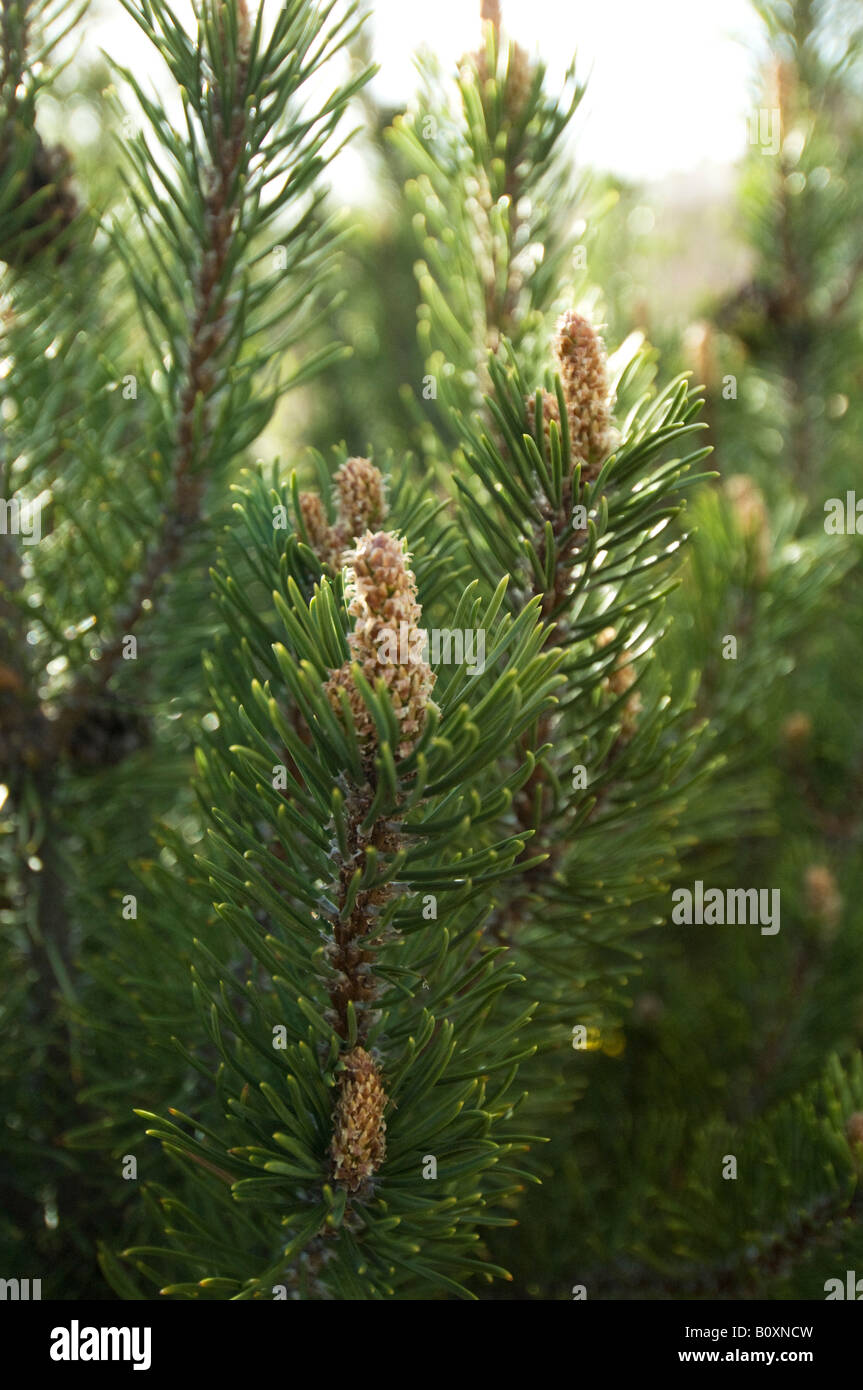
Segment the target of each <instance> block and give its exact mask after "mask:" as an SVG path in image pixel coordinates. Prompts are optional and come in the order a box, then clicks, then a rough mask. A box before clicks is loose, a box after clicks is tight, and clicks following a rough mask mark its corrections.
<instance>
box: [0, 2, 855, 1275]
mask: <svg viewBox="0 0 863 1390" xmlns="http://www.w3.org/2000/svg"><path fill="white" fill-rule="evenodd" d="M124 4H125V5H126V9H127V11H128V14H129V15H130V16H131V17H132V19H134V20H135V22H136V23H137V25H138V26H139V28H140V31H141V32H142V34H143V36H144V38H145V39H146V41H147V43H148V44H149V45H150V46H152V48H153V50H154V51H155V52H156V53H158V55H160V57H161V59H162V62H163V69H164V71H163V79H162V81H163V85H162V86H161V87H159V88H158V89H157V90H150V89H146V90H145V88H144V87H143V85H142V84H141V82H140V81H139V80H138V78H137V76H136V74H135V72H134V71H131V70H129V69H128V68H125V67H119V66H118V67H116V69H115V72H114V75H113V84H112V86H111V88H110V90H109V91H108V92H107V93H106V97H107V98H108V101H107V103H106V107H107V109H108V110H109V112H110V114H109V116H108V123H109V125H110V127H111V128H112V129H113V131H114V133H115V135H116V137H117V139H116V142H115V151H114V154H113V155H112V159H113V160H115V161H116V167H117V171H118V174H117V181H118V184H117V188H115V187H114V184H113V183H111V182H110V180H108V181H107V182H106V185H105V186H106V187H109V188H110V190H111V192H110V195H109V196H108V198H107V202H108V207H107V209H106V210H100V209H99V208H98V207H97V206H96V204H97V202H98V201H100V200H97V199H96V198H95V197H94V194H93V187H92V179H91V177H90V174H89V171H88V168H87V164H86V160H82V161H80V162H79V160H78V159H77V156H76V155H75V154H74V153H69V152H67V151H65V150H64V149H61V148H60V146H59V145H58V144H57V143H56V141H55V140H54V138H53V136H52V135H51V134H50V122H46V119H45V112H46V102H45V99H44V95H43V94H47V93H48V92H49V90H50V89H51V88H52V86H53V87H54V88H55V90H60V87H58V86H57V84H58V83H60V82H61V81H62V80H65V79H63V78H62V75H61V73H60V70H59V69H60V62H61V60H60V56H59V55H61V54H63V53H64V52H65V48H64V45H65V43H66V37H65V31H67V30H68V31H69V32H70V33H74V30H75V25H76V24H77V23H78V22H79V18H80V16H79V15H78V14H77V13H76V12H75V11H71V10H66V9H65V8H64V7H62V6H60V7H59V8H58V7H52V6H46V5H43V4H41V3H32V4H31V3H29V0H5V3H3V5H2V24H0V64H2V66H0V103H2V106H0V257H2V260H3V262H4V266H5V269H4V270H3V272H2V276H3V296H4V298H3V309H2V315H3V317H2V331H3V338H4V343H3V359H4V372H5V374H4V375H3V376H2V377H0V391H2V400H0V406H2V419H3V426H4V434H3V444H4V450H3V488H4V492H3V498H4V501H3V507H4V528H3V530H2V533H0V752H1V753H2V758H3V774H2V776H3V786H2V792H0V794H2V797H3V801H2V804H0V818H2V819H0V827H2V838H0V862H2V866H3V889H2V898H0V914H2V924H3V928H4V930H3V932H2V934H0V978H2V980H3V982H4V983H3V1020H4V1024H5V1026H4V1028H3V1030H2V1042H0V1058H2V1075H3V1084H4V1096H3V1110H4V1114H5V1116H6V1126H7V1134H8V1135H9V1136H11V1138H8V1139H7V1141H6V1143H5V1148H6V1151H7V1153H8V1156H9V1157H10V1158H11V1160H12V1161H11V1163H8V1164H6V1166H5V1169H4V1177H3V1181H2V1198H3V1201H2V1209H3V1215H2V1218H0V1252H2V1259H3V1261H4V1268H7V1267H8V1268H10V1269H14V1270H16V1271H18V1273H19V1277H24V1278H26V1277H35V1278H42V1279H43V1280H44V1281H45V1283H46V1285H48V1284H50V1285H51V1287H50V1288H48V1287H46V1291H45V1296H46V1297H56V1298H61V1299H70V1298H77V1297H81V1296H88V1297H93V1296H97V1297H103V1298H111V1297H119V1298H122V1299H141V1298H144V1299H147V1298H155V1297H159V1296H162V1297H167V1298H171V1299H177V1300H202V1299H204V1300H216V1301H222V1300H238V1301H248V1300H255V1301H261V1300H272V1299H277V1300H278V1299H291V1300H314V1301H318V1300H366V1299H371V1300H385V1299H400V1300H404V1299H410V1300H414V1299H426V1298H435V1299H438V1298H477V1297H479V1298H499V1297H507V1296H515V1297H522V1298H523V1297H541V1298H568V1297H569V1296H570V1288H571V1286H572V1284H573V1283H574V1282H578V1283H581V1284H584V1285H586V1286H587V1287H588V1289H589V1295H590V1297H604V1296H605V1297H631V1296H633V1295H635V1296H637V1297H647V1298H691V1297H695V1298H712V1297H737V1298H747V1297H753V1296H756V1297H768V1298H785V1297H795V1296H803V1297H822V1296H823V1294H822V1290H823V1287H824V1281H825V1280H826V1279H828V1278H830V1277H832V1276H834V1275H836V1274H841V1273H842V1272H843V1271H844V1269H845V1267H846V1265H847V1266H849V1267H851V1266H852V1265H853V1263H854V1260H855V1259H857V1258H859V1259H863V1250H861V1248H860V1236H859V1227H858V1223H857V1221H856V1205H857V1196H856V1193H857V1177H858V1174H859V1171H860V1159H861V1152H863V1151H861V1149H860V1139H861V1118H860V1117H861V1115H863V1069H861V1061H860V1053H859V1050H858V1049H859V1042H860V1036H859V1035H860V1018H861V1014H860V1008H859V1004H860V999H861V984H863V982H861V979H860V974H859V966H858V963H857V959H858V956H859V952H857V951H856V949H855V947H856V935H857V926H856V907H855V904H856V902H857V901H858V900H859V899H860V893H859V892H858V891H857V878H858V876H859V870H858V868H857V861H858V858H859V856H858V855H857V854H856V849H857V841H858V838H859V830H858V822H857V816H856V809H855V808H856V801H855V797H856V790H857V787H858V784H859V776H858V769H859V766H860V762H859V756H858V754H859V746H860V736H859V732H858V731H857V729H856V726H855V722H854V710H855V694H856V681H857V676H856V671H855V670H854V669H850V668H852V663H850V662H849V661H848V658H847V653H848V652H853V651H854V650H855V645H854V644H855V636H854V634H855V631H856V628H858V627H859V618H860V594H859V577H858V576H859V567H858V565H857V547H856V540H855V538H848V537H842V536H838V535H835V534H833V532H832V531H831V528H830V526H829V525H827V526H825V525H824V516H825V514H828V519H829V515H830V514H832V510H831V507H830V505H829V499H830V498H833V497H836V496H838V497H842V496H844V492H845V490H846V489H848V488H851V487H853V484H854V471H853V470H854V461H855V460H854V447H855V446H854V440H855V438H856V436H855V433H854V430H853V422H854V414H855V411H856V410H857V408H858V407H857V405H856V393H855V392H854V389H853V386H854V384H855V376H854V374H855V372H856V371H858V370H859V366H858V363H859V352H858V350H857V337H856V334H857V329H856V319H855V315H856V313H857V308H858V305H859V297H860V295H859V282H860V275H861V267H860V264H859V259H858V253H857V248H856V244H855V239H854V221H853V219H854V215H855V209H856V201H855V200H856V199H857V198H858V197H859V196H861V195H860V190H861V189H863V177H861V175H863V169H860V168H859V167H858V165H859V162H860V158H861V151H863V143H861V131H860V129H859V121H858V119H857V115H856V112H857V104H858V102H857V99H858V95H859V82H860V72H859V57H858V53H859V45H858V43H857V42H856V40H855V42H854V43H853V44H851V46H850V48H849V52H848V54H847V56H844V57H843V58H842V59H841V60H838V61H837V58H836V45H835V38H836V34H837V32H838V29H837V25H839V24H841V19H842V6H841V5H839V4H838V3H836V4H831V3H827V4H823V5H815V4H811V3H808V2H807V0H798V3H795V4H793V5H786V4H780V3H778V0H777V3H773V0H770V3H764V4H762V5H760V6H759V9H760V11H761V13H762V14H763V17H764V20H765V24H766V28H767V30H768V33H769V37H770V43H771V46H772V58H771V62H770V64H769V66H768V68H767V69H766V77H767V82H768V89H767V92H766V95H764V96H763V97H762V96H759V98H758V100H759V101H760V102H763V104H764V105H763V110H764V111H765V112H766V113H767V114H768V115H770V113H777V121H778V123H779V124H778V128H779V129H780V131H781V136H780V138H778V140H777V142H776V148H775V150H772V151H771V150H767V151H766V152H762V151H763V146H762V145H761V144H758V143H755V144H753V146H752V148H751V150H750V152H749V156H748V158H747V161H746V165H745V167H744V170H743V173H742V179H741V207H742V213H743V216H742V218H741V223H742V225H743V226H745V227H746V228H747V231H748V235H749V237H750V245H751V249H752V256H751V264H752V267H753V270H752V275H751V281H750V283H747V284H746V285H745V286H743V287H742V288H740V289H739V290H738V291H736V292H735V293H734V294H733V295H730V296H726V297H725V298H724V299H723V301H722V302H721V303H718V304H715V305H713V306H712V308H711V312H710V316H709V319H707V320H706V321H705V322H704V323H702V324H701V325H699V327H698V329H697V332H695V333H690V334H689V335H688V336H687V338H686V342H685V343H681V345H680V350H679V352H678V353H677V361H676V365H675V362H674V357H675V354H674V353H673V352H670V351H669V352H666V353H665V354H664V355H663V358H662V360H660V355H659V353H658V352H657V351H656V350H655V349H654V348H652V347H651V345H650V344H649V343H648V342H647V341H646V340H645V337H644V334H643V333H642V332H637V331H632V332H629V333H627V330H628V329H629V328H632V329H636V328H637V325H636V324H633V323H627V320H626V315H627V306H626V305H623V304H620V303H617V302H615V299H614V283H613V282H614V277H613V276H610V277H609V283H608V284H604V285H600V284H597V283H595V280H596V278H597V276H598V273H599V272H600V271H602V270H604V269H605V268H606V267H608V265H609V259H610V254H611V253H610V252H609V249H608V248H609V246H612V245H616V244H617V242H616V240H615V239H616V238H619V237H620V236H621V232H620V224H619V223H618V224H617V228H615V226H614V225H613V222H614V213H613V211H612V207H613V203H614V197H613V196H608V192H607V189H608V184H607V182H606V183H603V182H602V181H601V180H595V181H593V182H592V181H591V180H590V179H588V177H587V176H586V171H583V170H581V169H580V168H576V171H575V172H573V160H572V155H571V151H570V149H569V148H568V145H567V140H568V135H569V131H570V126H571V122H572V118H573V115H574V113H575V111H576V109H577V107H578V104H579V101H580V99H581V95H582V90H583V89H582V86H581V84H580V83H579V82H578V81H577V80H576V76H575V70H574V67H571V68H570V69H569V72H568V74H567V77H566V80H565V83H564V84H563V89H562V90H556V89H555V88H554V87H553V86H552V85H550V83H549V81H548V77H547V74H546V72H545V69H544V67H543V65H542V63H541V62H540V61H539V59H537V58H535V57H532V56H531V55H530V53H529V51H528V48H527V47H526V43H527V38H526V36H521V39H520V41H517V40H516V39H514V38H510V37H508V35H507V34H506V32H505V30H504V28H503V23H502V19H501V15H500V9H499V6H498V5H497V4H496V3H493V0H483V3H482V5H481V7H480V11H481V15H480V18H481V23H479V22H478V28H477V46H476V48H475V50H474V51H472V52H470V53H468V54H466V55H465V56H464V58H463V59H462V61H461V62H460V63H459V64H458V68H457V71H456V72H455V73H454V74H446V73H443V72H441V71H440V70H439V69H437V68H436V67H435V66H434V65H433V64H430V63H426V64H425V65H424V68H423V76H422V86H421V89H420V91H419V92H418V94H417V97H416V99H415V101H414V102H412V104H411V107H410V109H409V110H408V111H407V112H406V113H404V114H403V115H398V116H396V117H395V118H393V119H392V120H391V123H390V126H389V129H387V130H386V132H385V131H384V127H385V126H386V125H387V119H386V117H385V114H384V113H383V112H381V111H380V109H379V108H378V107H377V106H376V104H375V101H374V99H373V98H372V97H370V96H369V95H368V94H367V93H365V94H364V87H365V83H366V81H367V79H368V77H369V76H370V71H371V65H370V56H371V55H370V52H369V43H368V39H367V37H366V36H365V34H364V31H363V29H362V16H361V15H360V14H359V13H358V12H357V10H356V8H355V7H354V6H352V5H350V4H348V5H345V6H336V5H332V4H329V3H327V4H323V5H320V4H315V3H313V0H291V2H290V3H289V4H287V5H285V6H284V7H282V8H280V9H279V10H278V12H276V13H274V14H273V15H272V17H270V16H269V15H268V14H266V13H265V12H264V10H262V9H260V10H255V11H254V12H253V11H252V9H251V8H250V7H247V5H246V0H199V3H197V4H196V7H195V18H194V23H193V25H192V27H191V28H187V27H184V25H183V23H182V22H181V21H180V19H179V17H178V15H177V14H176V13H175V12H174V10H173V8H172V7H171V5H170V4H169V3H168V2H167V0H146V2H145V3H141V4H139V3H137V0H124ZM78 61H79V60H78V59H75V60H74V62H73V71H74V65H75V63H77V62H78ZM81 80H83V79H81ZM165 84H167V85H165ZM352 107H354V108H355V109H357V110H358V111H359V110H363V111H365V114H366V116H367V131H366V134H365V137H364V140H363V142H361V147H362V148H363V150H364V152H365V154H366V156H367V157H368V159H369V160H370V162H371V163H372V165H373V167H374V168H375V169H376V170H377V172H378V175H379V176H380V177H381V179H382V183H381V187H384V188H386V190H387V197H388V199H389V203H390V211H389V214H388V216H387V218H385V219H379V218H378V217H377V216H376V215H371V216H369V217H367V218H365V219H363V218H362V216H361V215H360V214H357V215H356V218H355V221H358V222H359V223H360V224H361V225H359V226H358V227H355V228H354V229H353V236H352V237H349V236H348V235H347V232H348V228H347V226H346V222H345V219H344V218H343V217H340V216H339V215H338V214H337V213H335V212H334V211H333V203H332V199H331V198H330V197H329V196H328V194H327V191H326V189H325V187H324V182H323V178H324V175H325V173H326V170H327V166H328V164H329V163H330V161H331V159H332V158H333V156H334V155H335V153H336V152H337V150H338V148H339V147H340V141H341V139H342V135H341V130H342V125H343V118H344V117H345V115H346V113H347V112H348V110H349V108H352ZM759 109H762V108H759ZM756 115H757V112H756ZM753 129H754V130H755V131H756V132H761V131H762V130H764V129H766V130H768V131H769V129H770V123H769V121H768V122H767V123H766V124H765V122H763V121H760V118H759V120H757V121H756V122H755V123H754V126H753ZM759 138H760V137H759ZM402 185H403V187H402ZM849 190H850V191H849ZM603 238H604V239H605V248H604V249H602V247H601V242H602V240H603ZM411 248H413V250H412V249H411ZM594 253H595V254H594ZM414 254H415V255H416V256H417V258H418V259H417V262H416V265H415V267H414V274H415V286H416V288H415V290H414V289H413V288H412V287H411V286H410V282H409V279H408V273H407V272H408V267H409V262H410V258H411V256H412V255H414ZM357 281H359V283H357ZM414 315H416V318H417V325H416V326H417V327H418V334H417V343H418V348H417V349H416V350H414V349H413V348H411V347H408V346H407V344H408V342H409V340H410V339H411V338H412V336H413V332H414V324H413V323H412V322H411V320H412V319H413V317H414ZM610 325H611V327H610ZM342 336H344V337H346V338H348V339H351V338H353V339H354V340H355V341H354V347H355V353H354V356H353V357H352V358H349V357H348V356H347V351H346V348H345V346H343V344H342V342H341V341H340V339H341V337H342ZM672 336H673V335H672V333H671V332H670V331H669V330H667V329H664V330H663V341H664V342H665V343H668V341H670V340H671V338H672ZM376 345H377V349H381V348H383V350H378V351H376ZM693 347H695V349H696V358H695V361H694V362H693V361H691V360H690V361H688V362H687V360H686V357H687V353H689V356H690V358H691V356H692V351H693ZM676 367H679V368H681V370H680V371H679V372H678V373H677V374H675V371H676ZM687 367H688V368H690V370H689V371H687V370H686V368H687ZM691 369H694V373H695V381H696V382H698V381H703V382H704V390H703V391H702V390H701V389H700V388H698V387H697V386H694V385H693V382H692V373H691ZM705 424H707V425H709V430H707V429H706V428H705ZM711 446H712V447H713V450H714V457H713V458H711V459H710V461H709V464H708V463H707V460H708V455H710V454H711ZM261 454H263V455H264V456H265V459H267V460H269V459H270V458H271V457H272V455H273V454H276V455H277V457H276V458H275V459H274V461H272V462H270V461H264V460H263V459H262V458H261V457H260V455H261ZM714 465H715V467H716V470H717V471H718V473H719V475H720V476H719V477H717V476H716V472H714ZM707 467H709V469H710V471H709V472H705V471H704V470H705V468H707ZM833 510H835V509H833ZM840 602H841V604H842V605H843V606H844V615H843V617H842V619H841V621H842V624H843V626H842V627H841V630H840V636H839V638H838V639H837V637H836V627H835V624H836V623H837V621H839V620H838V619H837V616H836V615H837V612H838V611H839V607H840ZM831 624H833V625H834V626H833V627H831ZM696 880H703V881H704V882H705V883H708V884H709V885H710V886H716V887H720V888H722V889H723V890H724V889H725V888H726V887H734V886H738V885H741V884H746V885H747V886H749V885H750V884H761V885H764V886H767V885H770V886H772V887H777V888H779V889H780V890H781V902H782V925H781V931H778V932H777V933H776V934H775V935H770V936H767V935H762V934H760V933H759V932H758V930H757V927H752V926H749V927H744V926H737V927H733V926H728V927H724V928H713V929H708V928H706V927H705V928H700V927H696V926H692V927H688V928H686V927H683V928H680V927H676V926H674V925H673V924H672V918H671V907H672V902H673V901H674V899H673V894H675V893H676V892H677V891H678V890H679V889H680V888H681V887H684V888H685V887H687V886H691V885H692V883H693V882H694V881H696ZM674 933H678V934H677V935H674ZM683 933H687V934H686V935H683ZM698 933H703V935H698ZM717 933H725V934H724V935H717ZM731 1160H733V1163H732V1162H731ZM732 1170H735V1171H736V1180H735V1171H732ZM96 1260H98V1268H97V1267H96ZM48 1269H50V1271H51V1277H50V1280H48V1279H47V1278H46V1271H47V1270H48Z"/></svg>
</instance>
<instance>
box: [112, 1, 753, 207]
mask: <svg viewBox="0 0 863 1390" xmlns="http://www.w3.org/2000/svg"><path fill="white" fill-rule="evenodd" d="M178 3H180V5H181V8H182V9H187V8H188V6H187V5H186V4H183V3H182V0H178ZM275 3H276V0H265V4H267V5H271V4H272V5H274V4H275ZM369 8H370V10H371V24H372V30H373V40H374V56H375V60H376V61H377V62H378V63H379V64H380V65H381V72H380V74H379V75H378V77H377V78H376V87H377V90H378V92H379V94H380V95H381V96H382V97H383V98H385V99H386V100H387V101H388V102H391V103H393V104H401V103H402V102H406V101H407V100H408V98H409V97H410V95H411V93H412V91H413V90H414V87H415V70H414V65H413V55H414V53H415V52H416V50H417V49H418V48H419V47H420V46H422V45H425V46H427V47H429V48H431V49H432V50H433V51H435V52H436V53H437V54H438V55H439V56H440V57H441V58H442V60H443V61H444V62H445V63H453V62H454V61H455V59H457V58H458V57H459V56H460V55H461V54H463V53H464V52H466V51H467V50H468V49H471V48H476V47H477V44H478V36H479V20H478V12H479V4H478V0H430V3H421V2H418V0H415V2H414V3H410V0H371V3H370V6H369ZM502 8H503V16H504V25H505V27H506V29H507V30H508V32H509V33H510V34H511V36H512V37H514V38H516V39H518V41H519V42H520V43H521V44H523V46H524V47H526V48H527V49H528V51H529V52H537V51H538V52H539V53H540V54H541V55H542V57H543V58H544V59H545V61H546V62H547V64H548V66H549V78H550V81H551V82H553V81H554V79H555V77H559V76H560V75H561V74H562V72H563V71H564V69H565V68H566V65H567V63H568V61H569V58H570V57H571V55H572V53H573V52H577V54H578V59H579V62H578V69H577V70H578V72H579V76H580V77H581V79H582V80H583V79H584V78H586V77H587V78H589V79H590V80H589V84H588V91H587V96H586V97H585V101H584V103H583V106H582V108H581V113H580V115H579V122H578V128H577V138H578V152H579V159H580V161H581V163H582V164H589V165H593V166H594V167H596V168H604V169H608V170H611V171H613V172H615V173H618V174H621V175H624V176H627V177H630V178H634V179H654V178H660V177H663V176H664V175H666V174H670V173H675V172H676V173H680V172H687V171H694V170H695V169H697V168H698V167H699V166H701V165H703V164H717V163H718V164H725V163H728V162H730V161H733V160H735V159H736V158H737V157H738V156H739V155H740V154H741V152H742V149H743V145H744V141H745V119H746V113H747V110H748V108H749V83H750V79H751V74H752V71H753V57H754V53H755V50H756V47H757V45H758V43H759V39H760V32H759V25H758V21H757V19H756V17H755V16H754V14H753V12H752V10H751V7H750V5H749V3H748V0H503V5H502ZM97 16H98V17H97ZM88 40H89V42H90V43H91V44H95V45H98V46H100V47H103V48H105V49H106V50H107V52H108V53H109V54H110V55H111V56H112V57H113V58H115V59H117V60H118V61H119V62H121V63H124V64H125V65H127V66H129V67H131V68H133V69H134V70H135V71H136V73H137V74H141V73H142V72H144V73H146V72H148V71H155V68H153V67H152V65H151V63H150V61H148V55H147V50H146V44H145V41H144V39H143V36H142V35H141V33H140V30H139V29H138V28H137V26H136V25H135V24H134V22H133V21H132V20H131V19H130V18H129V17H128V16H127V15H126V14H125V12H124V11H123V9H122V7H121V5H120V4H119V3H118V0H101V3H100V5H99V10H98V11H97V14H96V15H94V14H92V12H91V18H90V21H89V34H88ZM157 61H158V60H157ZM345 173H346V174H347V177H348V179H349V181H350V168H349V167H348V169H346V170H345Z"/></svg>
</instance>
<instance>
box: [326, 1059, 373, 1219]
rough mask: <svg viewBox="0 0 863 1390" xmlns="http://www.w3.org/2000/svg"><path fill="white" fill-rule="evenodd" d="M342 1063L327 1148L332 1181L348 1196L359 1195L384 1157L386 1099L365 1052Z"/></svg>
mask: <svg viewBox="0 0 863 1390" xmlns="http://www.w3.org/2000/svg"><path fill="white" fill-rule="evenodd" d="M342 1060H343V1063H344V1071H343V1072H342V1073H341V1074H340V1076H339V1081H338V1085H339V1097H338V1100H337V1101H336V1107H335V1111H334V1113H333V1138H332V1142H331V1144H330V1154H331V1157H332V1161H333V1179H334V1181H335V1182H337V1183H339V1184H340V1185H341V1186H342V1187H346V1188H347V1189H348V1191H349V1192H358V1191H359V1190H360V1189H361V1188H363V1187H364V1186H365V1185H366V1183H368V1182H369V1180H370V1179H371V1178H373V1177H374V1175H375V1173H376V1172H377V1171H378V1169H379V1168H380V1166H381V1164H382V1163H383V1161H384V1158H385V1157H386V1139H385V1137H384V1136H385V1133H386V1127H387V1126H386V1121H385V1120H384V1111H385V1109H386V1104H387V1095H386V1091H385V1090H384V1086H383V1081H382V1079H381V1073H380V1069H379V1067H378V1065H377V1063H376V1062H375V1060H374V1058H373V1057H372V1056H371V1055H370V1054H369V1053H368V1052H366V1050H365V1048H363V1047H354V1048H352V1049H351V1051H350V1052H348V1053H346V1054H345V1056H344V1058H343V1059H342Z"/></svg>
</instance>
